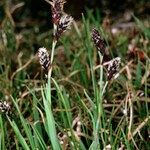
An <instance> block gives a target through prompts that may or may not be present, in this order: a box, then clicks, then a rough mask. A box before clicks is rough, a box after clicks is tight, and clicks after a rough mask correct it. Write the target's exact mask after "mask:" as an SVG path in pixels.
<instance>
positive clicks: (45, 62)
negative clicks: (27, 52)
mask: <svg viewBox="0 0 150 150" xmlns="http://www.w3.org/2000/svg"><path fill="white" fill-rule="evenodd" d="M38 57H39V62H40V64H41V66H42V67H43V68H44V69H45V70H47V69H48V67H49V66H50V59H49V53H48V51H47V49H46V48H44V47H42V48H39V50H38Z"/></svg>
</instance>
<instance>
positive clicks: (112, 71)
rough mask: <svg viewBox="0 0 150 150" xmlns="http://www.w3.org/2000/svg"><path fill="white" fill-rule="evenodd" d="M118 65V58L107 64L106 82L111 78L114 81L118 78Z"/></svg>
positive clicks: (119, 60) (119, 61)
mask: <svg viewBox="0 0 150 150" xmlns="http://www.w3.org/2000/svg"><path fill="white" fill-rule="evenodd" d="M120 63H121V58H120V57H116V58H114V59H112V60H111V61H110V62H109V64H108V68H107V71H108V73H107V76H108V80H111V79H112V78H113V77H114V78H115V79H116V78H117V77H118V76H119V73H118V72H119V67H120Z"/></svg>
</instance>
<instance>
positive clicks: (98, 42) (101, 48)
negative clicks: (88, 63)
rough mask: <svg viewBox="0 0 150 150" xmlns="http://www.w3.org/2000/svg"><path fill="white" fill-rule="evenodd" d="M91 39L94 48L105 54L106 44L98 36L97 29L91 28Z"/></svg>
mask: <svg viewBox="0 0 150 150" xmlns="http://www.w3.org/2000/svg"><path fill="white" fill-rule="evenodd" d="M92 40H93V42H94V44H95V46H96V48H97V49H98V50H99V51H100V52H101V54H102V55H103V56H104V55H105V54H106V44H105V41H104V40H103V39H102V37H101V36H100V34H99V32H98V30H97V29H95V28H93V30H92Z"/></svg>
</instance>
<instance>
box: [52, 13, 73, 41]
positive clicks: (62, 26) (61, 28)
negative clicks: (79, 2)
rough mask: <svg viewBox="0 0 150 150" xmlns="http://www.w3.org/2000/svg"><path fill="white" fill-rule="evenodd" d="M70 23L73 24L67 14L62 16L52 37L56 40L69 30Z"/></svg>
mask: <svg viewBox="0 0 150 150" xmlns="http://www.w3.org/2000/svg"><path fill="white" fill-rule="evenodd" d="M72 22H73V18H72V17H71V16H69V15H67V14H65V15H63V16H62V17H61V18H60V21H59V23H58V25H57V30H56V33H55V35H54V36H55V39H56V40H58V39H59V38H60V36H61V34H62V33H63V32H65V31H66V30H67V29H70V26H71V24H72Z"/></svg>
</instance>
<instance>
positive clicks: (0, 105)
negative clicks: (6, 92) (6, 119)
mask: <svg viewBox="0 0 150 150" xmlns="http://www.w3.org/2000/svg"><path fill="white" fill-rule="evenodd" d="M10 110H11V107H10V105H9V103H7V102H6V101H0V112H2V113H5V114H6V115H8V114H10Z"/></svg>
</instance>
